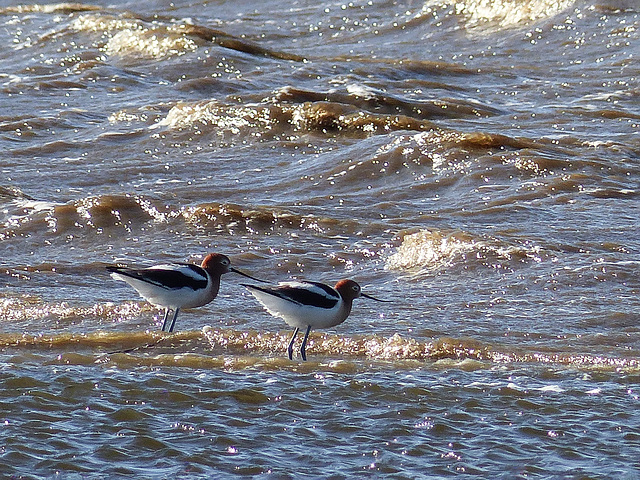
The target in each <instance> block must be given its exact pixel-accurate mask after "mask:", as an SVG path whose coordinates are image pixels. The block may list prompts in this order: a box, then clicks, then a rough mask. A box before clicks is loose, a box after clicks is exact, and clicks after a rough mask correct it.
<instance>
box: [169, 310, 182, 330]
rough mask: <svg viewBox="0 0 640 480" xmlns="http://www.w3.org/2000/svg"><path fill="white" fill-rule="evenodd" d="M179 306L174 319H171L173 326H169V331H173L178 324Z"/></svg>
mask: <svg viewBox="0 0 640 480" xmlns="http://www.w3.org/2000/svg"><path fill="white" fill-rule="evenodd" d="M179 311H180V309H179V308H176V311H175V313H174V314H173V320H171V327H169V333H171V332H173V329H174V327H175V326H176V318H178V312H179Z"/></svg>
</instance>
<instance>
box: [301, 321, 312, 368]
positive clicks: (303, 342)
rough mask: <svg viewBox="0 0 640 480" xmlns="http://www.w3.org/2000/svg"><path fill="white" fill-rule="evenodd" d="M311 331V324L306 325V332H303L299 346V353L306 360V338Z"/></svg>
mask: <svg viewBox="0 0 640 480" xmlns="http://www.w3.org/2000/svg"><path fill="white" fill-rule="evenodd" d="M310 331H311V325H309V326H308V327H307V333H305V334H304V339H303V340H302V346H301V347H300V355H302V360H304V361H305V362H306V361H307V338H309V332H310Z"/></svg>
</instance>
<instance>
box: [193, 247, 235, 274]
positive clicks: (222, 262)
mask: <svg viewBox="0 0 640 480" xmlns="http://www.w3.org/2000/svg"><path fill="white" fill-rule="evenodd" d="M200 266H201V267H202V268H204V269H205V270H206V271H207V272H209V275H211V276H220V275H223V274H225V273H229V272H230V271H231V260H229V257H227V256H226V255H222V254H221V253H210V254H209V255H207V256H206V257H204V260H202V264H201V265H200Z"/></svg>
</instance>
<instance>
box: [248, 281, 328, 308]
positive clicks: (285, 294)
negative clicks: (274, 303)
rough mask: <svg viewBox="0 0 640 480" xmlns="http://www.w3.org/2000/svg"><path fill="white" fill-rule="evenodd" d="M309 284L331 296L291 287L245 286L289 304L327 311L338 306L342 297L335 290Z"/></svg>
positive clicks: (317, 284) (319, 284)
mask: <svg viewBox="0 0 640 480" xmlns="http://www.w3.org/2000/svg"><path fill="white" fill-rule="evenodd" d="M309 283H311V284H312V285H315V286H318V287H320V288H322V290H324V291H325V292H326V293H327V295H329V296H325V295H323V294H321V293H317V292H313V291H310V290H307V289H306V288H300V287H292V286H289V285H282V286H280V287H277V288H265V287H259V286H257V285H245V287H249V288H253V289H255V290H260V291H261V292H264V293H267V294H269V295H273V296H274V297H279V298H282V299H283V300H287V301H289V302H293V303H296V304H298V305H305V306H310V307H319V308H327V309H329V308H333V307H335V306H336V304H337V303H338V301H339V300H340V297H338V296H336V294H335V292H334V291H333V289H330V288H329V287H327V286H326V285H323V284H321V283H315V282H309Z"/></svg>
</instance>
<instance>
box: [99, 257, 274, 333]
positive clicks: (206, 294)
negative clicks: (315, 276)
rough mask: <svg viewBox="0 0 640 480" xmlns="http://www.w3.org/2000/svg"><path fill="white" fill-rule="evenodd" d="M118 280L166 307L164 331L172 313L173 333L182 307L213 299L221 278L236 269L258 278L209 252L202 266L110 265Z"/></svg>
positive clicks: (151, 300)
mask: <svg viewBox="0 0 640 480" xmlns="http://www.w3.org/2000/svg"><path fill="white" fill-rule="evenodd" d="M107 270H108V271H109V272H111V276H112V277H113V278H115V279H117V280H122V281H123V282H127V283H128V284H129V285H131V286H132V287H133V288H135V289H136V290H137V291H138V293H139V294H140V295H141V296H142V297H143V298H144V299H145V300H146V301H148V302H149V303H151V304H152V305H155V306H156V307H161V308H164V309H165V312H164V322H163V323H162V330H163V331H165V330H166V328H167V325H168V320H169V312H170V311H171V310H173V312H174V313H173V318H172V319H171V324H170V325H169V330H168V331H169V332H173V329H174V327H175V325H176V318H178V312H179V311H180V309H181V308H195V307H201V306H203V305H206V304H207V303H209V302H211V301H212V300H213V299H214V298H216V295H218V290H219V289H220V277H221V276H222V275H224V274H225V273H229V272H234V273H238V274H240V275H243V276H245V277H247V278H251V279H252V280H257V281H259V282H261V281H262V280H259V279H257V278H254V277H252V276H251V275H247V274H246V273H243V272H241V271H240V270H236V269H235V268H233V267H231V261H230V260H229V258H228V257H227V256H225V255H222V254H220V253H210V254H209V255H207V256H206V257H204V260H203V261H202V264H201V265H200V266H198V265H193V264H191V263H176V264H167V265H156V266H153V267H149V268H125V267H115V266H108V267H107Z"/></svg>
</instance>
